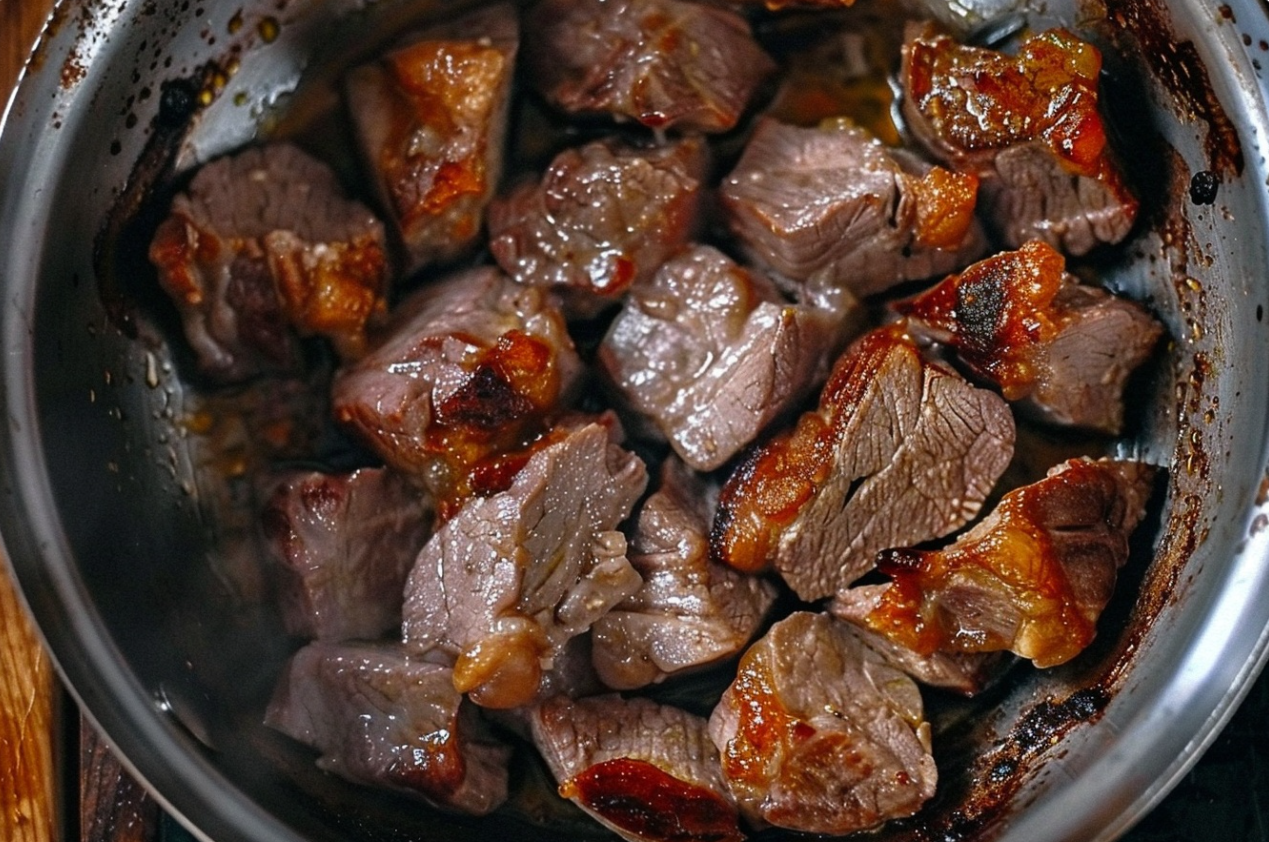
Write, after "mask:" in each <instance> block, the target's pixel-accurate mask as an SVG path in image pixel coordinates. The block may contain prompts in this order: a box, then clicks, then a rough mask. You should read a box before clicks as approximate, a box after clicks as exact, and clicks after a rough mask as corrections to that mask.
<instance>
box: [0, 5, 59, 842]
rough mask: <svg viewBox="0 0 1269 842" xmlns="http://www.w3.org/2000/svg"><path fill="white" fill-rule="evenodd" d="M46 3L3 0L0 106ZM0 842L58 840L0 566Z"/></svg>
mask: <svg viewBox="0 0 1269 842" xmlns="http://www.w3.org/2000/svg"><path fill="white" fill-rule="evenodd" d="M51 6H52V3H51V0H0V99H2V100H3V101H5V102H7V101H8V98H9V92H10V90H11V89H12V87H13V83H14V81H15V80H16V79H17V76H18V71H19V69H20V68H21V67H22V63H23V62H24V61H25V60H26V57H27V55H29V54H30V51H31V46H32V45H33V44H34V43H35V39H36V36H37V35H38V34H39V31H40V27H41V26H42V25H43V23H44V20H45V18H46V17H47V16H48V12H49V8H50V7H51ZM0 562H3V563H0V781H3V782H4V785H3V786H0V839H5V840H11V842H52V840H54V839H58V838H60V828H59V826H58V817H57V807H56V804H57V799H56V785H57V774H58V772H57V764H56V762H55V758H56V756H57V754H56V747H55V746H54V739H55V733H56V730H57V729H56V720H55V713H54V699H55V695H56V687H57V682H56V680H55V678H54V676H53V668H52V664H51V663H50V661H49V658H48V655H47V654H46V653H45V652H44V650H43V649H42V648H41V646H40V642H39V640H38V638H37V637H36V634H35V632H34V630H33V629H32V627H31V625H30V621H29V620H28V618H27V616H26V612H25V609H24V608H23V606H22V605H21V603H20V602H19V600H18V596H17V593H16V592H15V590H14V587H13V583H12V581H11V580H10V578H9V567H8V564H7V562H4V559H0Z"/></svg>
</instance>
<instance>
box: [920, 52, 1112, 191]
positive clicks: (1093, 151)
mask: <svg viewBox="0 0 1269 842" xmlns="http://www.w3.org/2000/svg"><path fill="white" fill-rule="evenodd" d="M906 58H907V69H908V71H907V79H908V85H909V86H908V95H909V96H910V97H911V99H912V103H913V105H915V107H916V108H917V110H919V111H920V113H921V115H922V116H923V117H924V118H925V119H926V120H927V121H928V123H929V125H930V126H931V127H932V128H933V130H934V132H935V134H936V135H937V136H938V138H939V139H940V140H941V141H942V142H943V143H944V144H946V145H947V147H948V148H949V150H950V151H952V152H953V154H956V155H963V156H972V155H974V153H978V152H983V151H987V150H997V149H1003V148H1005V147H1007V146H1012V145H1014V144H1016V143H1020V142H1023V141H1028V140H1035V139H1037V138H1038V139H1042V140H1043V141H1044V142H1045V143H1047V144H1048V145H1049V147H1050V148H1051V149H1052V150H1053V152H1054V153H1055V154H1056V155H1058V156H1059V157H1060V158H1061V159H1062V160H1063V161H1064V162H1066V164H1067V166H1069V167H1070V168H1071V169H1072V170H1073V171H1075V172H1078V173H1080V174H1082V175H1097V174H1098V173H1100V172H1101V171H1102V168H1103V167H1104V166H1105V163H1106V161H1105V158H1104V155H1103V153H1104V152H1105V149H1106V129H1105V127H1104V125H1103V124H1102V118H1101V115H1100V114H1099V113H1098V111H1097V77H1098V74H1099V73H1100V72H1101V66H1102V57H1101V53H1099V52H1098V50H1097V48H1096V47H1094V46H1093V45H1091V44H1088V43H1085V42H1084V41H1081V40H1079V39H1078V38H1076V37H1075V36H1074V35H1072V34H1071V33H1070V32H1067V31H1066V30H1065V29H1051V30H1049V31H1047V32H1042V33H1040V34H1038V35H1035V36H1033V37H1031V38H1028V39H1027V40H1026V41H1024V42H1023V44H1022V46H1021V47H1020V48H1019V50H1018V54H1017V55H1016V56H1009V55H1006V54H1004V53H998V52H995V51H993V50H985V49H979V48H976V47H967V46H963V45H961V44H958V43H957V42H956V41H954V40H953V39H952V38H951V37H950V36H947V35H942V34H935V33H933V32H932V31H928V30H927V32H926V33H924V34H923V36H922V37H919V38H916V39H914V40H911V41H909V43H908V46H907V56H906Z"/></svg>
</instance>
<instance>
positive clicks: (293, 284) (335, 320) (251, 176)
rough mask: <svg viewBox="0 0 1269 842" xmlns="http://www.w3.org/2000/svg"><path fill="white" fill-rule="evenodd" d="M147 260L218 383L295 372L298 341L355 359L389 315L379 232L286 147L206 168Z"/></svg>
mask: <svg viewBox="0 0 1269 842" xmlns="http://www.w3.org/2000/svg"><path fill="white" fill-rule="evenodd" d="M149 256H150V261H151V262H152V263H153V264H154V265H155V267H156V268H157V269H158V276H159V284H160V286H162V287H163V289H164V290H165V291H166V292H167V293H168V295H170V296H171V298H172V300H173V301H174V302H175V304H176V307H177V310H179V311H180V314H181V320H182V322H183V324H184V328H185V336H186V338H187V339H188V340H189V343H190V346H191V347H192V348H193V350H194V353H195V355H196V356H197V361H198V367H199V369H200V370H201V371H202V372H203V373H204V374H205V375H207V376H208V377H209V378H211V379H213V380H215V381H217V382H220V383H230V382H237V381H241V380H245V379H247V378H250V377H253V376H255V375H258V374H262V373H279V372H291V371H294V370H296V369H297V368H298V366H299V364H300V355H299V348H298V344H297V341H296V337H295V332H296V331H298V332H299V333H300V334H302V335H310V334H317V335H322V336H326V337H327V338H329V339H330V340H331V341H332V342H333V343H334V344H335V347H336V349H337V350H338V351H339V352H340V353H341V355H342V356H344V357H345V358H355V357H357V356H358V355H360V354H361V353H362V352H363V351H364V348H365V329H366V323H367V321H369V320H371V319H373V318H375V317H376V316H379V315H381V314H382V313H384V312H385V311H386V309H387V308H386V304H385V300H384V297H385V295H386V293H387V287H388V280H389V272H388V269H389V267H388V258H387V251H386V241H385V237H384V232H383V225H382V223H380V222H379V220H378V219H377V218H376V217H375V215H374V214H373V213H371V212H370V210H369V209H367V208H366V207H365V206H364V205H362V204H361V203H360V202H356V201H352V200H350V199H347V198H345V196H344V194H343V190H342V188H341V187H340V185H339V182H338V181H337V180H336V178H335V174H334V173H333V172H332V171H331V169H330V168H329V167H328V166H326V164H324V163H322V162H321V161H318V160H317V159H316V158H313V157H311V156H309V155H308V154H307V153H305V152H302V151H301V150H300V149H299V148H298V147H296V146H293V145H291V144H289V143H271V144H268V145H265V146H260V147H249V148H247V149H244V150H243V151H241V152H238V153H236V154H234V155H228V156H225V157H223V158H218V159H216V160H215V161H212V162H211V163H209V164H207V165H205V166H203V167H202V168H201V169H199V171H198V173H197V174H196V175H195V176H194V178H193V180H192V181H191V182H190V184H189V187H188V188H187V189H186V190H185V191H184V192H182V193H180V194H179V195H177V196H176V198H175V199H173V201H172V207H171V212H170V214H169V216H168V217H167V219H166V220H164V221H163V223H162V224H160V225H159V227H158V230H157V231H156V232H155V235H154V240H153V241H152V242H151V244H150V251H149Z"/></svg>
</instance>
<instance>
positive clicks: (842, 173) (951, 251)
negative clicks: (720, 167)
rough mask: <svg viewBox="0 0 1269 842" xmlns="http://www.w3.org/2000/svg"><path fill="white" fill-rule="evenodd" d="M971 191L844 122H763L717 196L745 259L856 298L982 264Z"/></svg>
mask: <svg viewBox="0 0 1269 842" xmlns="http://www.w3.org/2000/svg"><path fill="white" fill-rule="evenodd" d="M977 187H978V178H977V177H976V176H974V175H960V174H956V173H952V172H949V171H948V170H944V169H942V168H937V167H936V168H933V169H932V168H930V166H929V165H928V164H924V163H922V162H919V161H918V160H917V159H916V158H915V157H912V156H899V155H896V154H895V153H894V152H892V151H891V150H889V149H887V148H886V147H885V146H883V145H882V144H881V142H880V141H878V140H876V139H875V138H874V137H872V136H871V135H870V134H868V132H866V131H865V130H863V129H861V128H858V127H855V126H852V125H849V124H847V123H844V122H842V123H829V124H824V125H820V126H817V127H811V128H806V127H801V126H793V125H788V124H784V123H779V122H776V121H775V120H771V119H763V120H761V121H759V123H758V125H757V128H756V129H755V130H754V133H753V136H752V137H751V138H750V140H749V143H748V145H747V146H746V147H745V151H744V154H743V155H742V156H741V158H740V161H739V162H738V163H737V164H736V167H735V169H734V170H732V172H731V174H730V175H728V176H727V177H726V178H725V179H724V180H723V183H722V185H721V187H720V188H719V196H720V200H721V205H722V208H723V211H724V215H725V217H726V219H727V224H728V227H729V228H730V229H731V231H732V233H734V234H735V235H736V237H737V238H738V240H739V241H740V244H741V245H742V247H743V248H744V249H745V252H746V254H747V255H748V256H749V257H750V258H751V259H753V260H754V261H756V262H757V263H759V264H761V265H763V266H766V267H768V268H769V269H771V270H773V271H775V272H777V273H779V275H782V276H784V277H787V278H789V279H790V280H792V281H794V282H796V283H798V284H803V283H805V282H807V281H809V280H812V279H814V280H816V281H818V282H819V283H821V284H828V285H833V286H840V287H845V288H846V289H848V290H850V291H851V292H852V293H854V294H855V295H857V296H859V297H861V298H862V297H865V296H869V295H873V294H875V293H880V292H884V291H885V290H887V289H889V288H890V287H892V286H894V285H896V284H899V283H901V282H903V281H909V280H917V279H922V278H928V277H932V276H934V275H941V274H944V273H946V272H950V271H952V270H954V269H957V268H959V267H961V266H964V265H965V264H967V263H969V262H970V261H971V260H973V259H974V258H976V257H978V256H979V255H981V254H982V252H983V251H984V249H985V248H986V241H985V240H984V239H983V236H982V231H981V229H980V228H979V227H978V224H977V223H976V221H975V219H974V207H975V201H976V195H977Z"/></svg>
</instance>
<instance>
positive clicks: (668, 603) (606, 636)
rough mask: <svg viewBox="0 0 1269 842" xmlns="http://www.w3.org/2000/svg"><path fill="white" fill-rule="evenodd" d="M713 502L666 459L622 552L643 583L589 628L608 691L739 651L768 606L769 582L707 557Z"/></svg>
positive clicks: (698, 482)
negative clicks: (659, 478) (653, 490)
mask: <svg viewBox="0 0 1269 842" xmlns="http://www.w3.org/2000/svg"><path fill="white" fill-rule="evenodd" d="M711 497H712V495H711V493H710V489H709V487H708V485H707V482H706V480H705V479H704V478H702V477H701V476H699V475H698V474H695V473H693V472H692V471H690V470H689V469H688V468H687V467H686V466H685V465H684V464H683V463H682V462H680V461H678V460H677V459H674V458H673V457H671V458H669V459H667V460H666V462H665V464H664V465H663V466H662V468H661V484H660V487H659V488H658V489H657V491H656V492H655V493H654V494H652V495H651V496H650V497H648V499H647V500H645V501H644V503H643V505H642V506H641V507H640V509H639V512H638V515H637V517H636V519H635V521H634V524H633V526H632V527H631V534H630V546H629V550H628V555H629V558H630V563H631V565H633V566H634V569H635V570H637V571H638V572H639V575H640V576H642V578H643V584H642V585H641V586H640V588H639V590H637V591H635V592H634V593H633V594H631V595H630V596H629V597H627V598H626V599H625V600H624V601H623V602H621V603H620V604H619V605H617V606H616V607H615V608H613V610H612V611H610V612H608V613H607V614H605V615H604V616H603V617H601V618H599V620H598V621H597V622H596V623H595V625H594V627H593V628H592V629H591V637H592V641H593V643H592V647H593V652H592V658H593V660H594V663H595V667H596V669H597V670H598V672H599V677H600V678H601V679H602V680H603V682H604V683H605V684H606V685H608V686H609V687H611V688H613V689H614V690H630V689H634V688H637V687H643V686H645V685H648V684H653V683H655V682H659V681H663V680H664V679H666V678H667V677H669V676H672V675H675V674H676V673H680V672H683V671H684V670H688V669H692V668H695V667H701V666H704V665H707V664H711V663H714V662H716V661H719V660H721V659H723V658H727V657H730V656H732V655H735V654H737V653H739V652H740V651H741V650H742V649H743V648H744V647H745V646H746V645H747V644H748V643H749V641H750V640H751V639H752V638H753V636H754V634H755V633H757V631H758V627H759V624H760V623H761V622H762V620H763V619H764V618H765V616H766V615H767V612H768V611H769V610H770V608H771V606H772V604H773V603H774V601H775V596H776V591H775V587H774V586H773V585H772V584H771V583H770V582H768V581H765V580H764V579H761V578H758V577H756V576H750V575H747V574H744V573H740V572H739V571H736V570H733V569H731V568H729V567H726V566H725V565H722V564H718V563H717V562H715V561H712V560H711V559H710V557H709V524H710V519H711V516H712V506H711V505H710V499H711Z"/></svg>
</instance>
